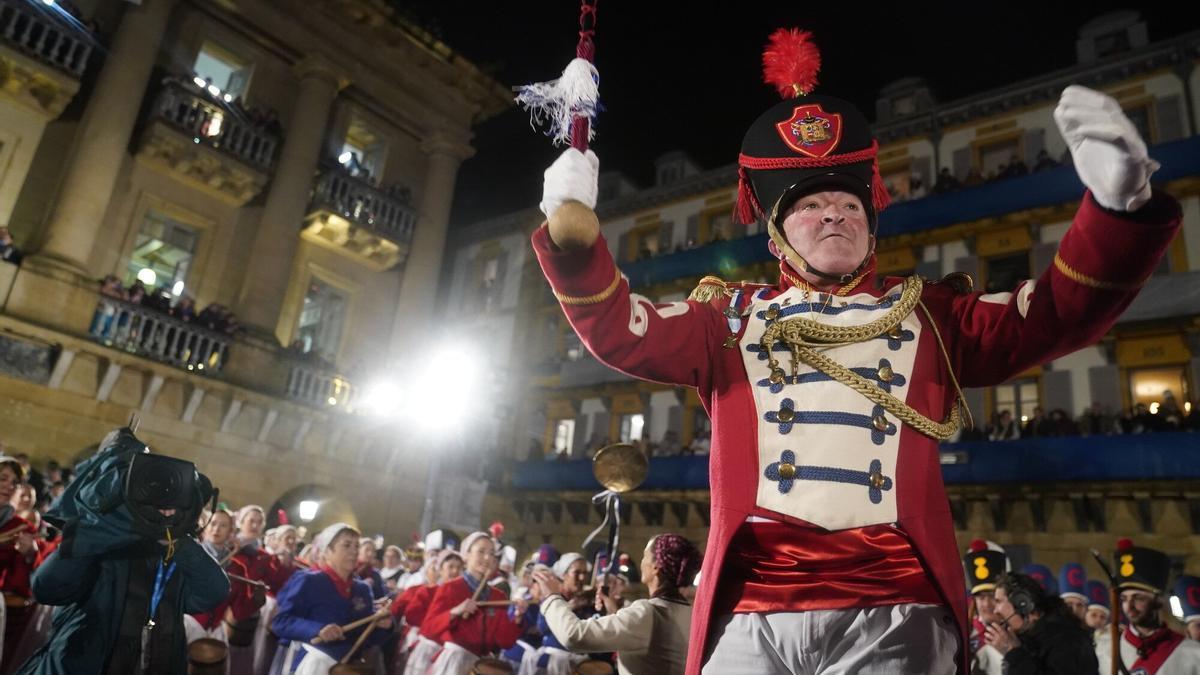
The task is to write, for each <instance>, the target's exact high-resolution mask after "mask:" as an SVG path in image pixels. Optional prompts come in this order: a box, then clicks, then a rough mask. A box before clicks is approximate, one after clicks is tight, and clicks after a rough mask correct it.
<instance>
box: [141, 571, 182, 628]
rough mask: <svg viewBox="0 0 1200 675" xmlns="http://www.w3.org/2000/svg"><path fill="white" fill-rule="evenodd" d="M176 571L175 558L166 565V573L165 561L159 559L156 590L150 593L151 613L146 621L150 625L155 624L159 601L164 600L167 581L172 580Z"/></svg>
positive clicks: (155, 580)
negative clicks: (164, 568)
mask: <svg viewBox="0 0 1200 675" xmlns="http://www.w3.org/2000/svg"><path fill="white" fill-rule="evenodd" d="M174 573H175V561H174V560H172V561H171V564H170V565H167V566H166V571H165V573H164V570H163V561H162V560H161V559H160V560H159V561H158V572H157V573H156V574H155V575H154V592H153V593H152V594H151V595H150V615H149V616H147V617H146V623H147V625H149V626H153V625H154V615H155V614H156V613H157V612H158V603H160V602H162V597H163V593H165V592H166V590H167V582H168V581H170V580H171V575H172V574H174Z"/></svg>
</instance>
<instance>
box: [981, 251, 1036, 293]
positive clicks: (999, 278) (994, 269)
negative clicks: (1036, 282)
mask: <svg viewBox="0 0 1200 675" xmlns="http://www.w3.org/2000/svg"><path fill="white" fill-rule="evenodd" d="M1028 278H1029V253H1028V252H1027V251H1022V252H1020V253H1014V254H1012V255H1006V256H1000V257H997V258H988V259H987V284H986V286H985V290H986V291H987V292H988V293H1004V292H1006V291H1009V292H1010V291H1015V290H1016V289H1017V284H1019V283H1021V282H1022V281H1024V280H1025V279H1028Z"/></svg>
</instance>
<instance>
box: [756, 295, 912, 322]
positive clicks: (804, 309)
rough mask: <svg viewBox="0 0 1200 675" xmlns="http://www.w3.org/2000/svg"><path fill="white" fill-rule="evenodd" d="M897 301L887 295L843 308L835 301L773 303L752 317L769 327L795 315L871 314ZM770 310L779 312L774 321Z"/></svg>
mask: <svg viewBox="0 0 1200 675" xmlns="http://www.w3.org/2000/svg"><path fill="white" fill-rule="evenodd" d="M835 297H836V296H835ZM899 300H900V296H899V295H887V296H884V297H883V298H881V299H880V301H879V302H871V303H863V302H852V303H849V304H847V305H845V306H842V305H839V304H838V302H839V301H837V300H831V301H829V302H825V301H823V300H818V301H810V302H801V303H797V304H795V305H788V306H786V307H784V306H781V305H780V304H779V303H777V302H773V303H771V304H770V305H768V306H767V309H765V310H759V311H758V312H756V313H755V315H754V316H755V317H757V318H758V319H760V320H762V321H765V322H766V324H767V325H768V326H770V325H771V324H773V323H775V322H776V321H781V320H783V319H786V318H788V317H789V316H795V315H796V314H809V313H816V314H823V315H825V316H837V315H838V314H841V313H842V312H849V311H851V310H857V309H861V310H866V311H871V312H873V311H877V310H885V309H891V308H892V305H894V304H896V302H897V301H899ZM771 309H774V310H777V311H778V312H779V316H777V317H776V318H774V319H768V318H767V311H768V310H771Z"/></svg>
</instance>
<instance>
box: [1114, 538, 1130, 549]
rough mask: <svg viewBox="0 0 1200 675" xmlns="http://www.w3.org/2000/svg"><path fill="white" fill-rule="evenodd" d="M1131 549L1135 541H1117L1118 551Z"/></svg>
mask: <svg viewBox="0 0 1200 675" xmlns="http://www.w3.org/2000/svg"><path fill="white" fill-rule="evenodd" d="M1131 548H1133V540H1132V539H1118V540H1117V550H1118V551H1128V550H1129V549H1131Z"/></svg>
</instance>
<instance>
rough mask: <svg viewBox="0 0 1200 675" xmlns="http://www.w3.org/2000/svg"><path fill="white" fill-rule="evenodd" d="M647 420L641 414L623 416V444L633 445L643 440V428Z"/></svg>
mask: <svg viewBox="0 0 1200 675" xmlns="http://www.w3.org/2000/svg"><path fill="white" fill-rule="evenodd" d="M645 423H646V418H645V416H643V415H642V414H641V413H637V414H633V415H621V442H622V443H632V442H633V441H640V440H642V427H643V426H644V425H645Z"/></svg>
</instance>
